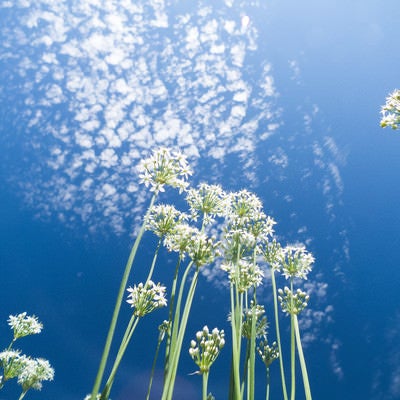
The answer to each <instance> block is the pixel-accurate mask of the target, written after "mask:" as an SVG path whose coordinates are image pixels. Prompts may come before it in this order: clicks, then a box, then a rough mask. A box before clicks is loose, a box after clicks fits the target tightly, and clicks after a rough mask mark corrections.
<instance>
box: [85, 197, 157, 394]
mask: <svg viewBox="0 0 400 400" xmlns="http://www.w3.org/2000/svg"><path fill="white" fill-rule="evenodd" d="M156 197H157V193H154V194H153V197H152V198H151V200H150V205H149V208H148V209H147V212H146V215H145V217H144V220H143V223H142V226H141V227H140V230H139V233H138V235H137V237H136V240H135V242H134V244H133V247H132V250H131V252H130V254H129V258H128V261H127V263H126V266H125V271H124V273H123V275H122V279H121V284H120V287H119V291H118V295H117V300H116V302H115V307H114V311H113V315H112V319H111V323H110V327H109V330H108V334H107V339H106V343H105V345H104V350H103V354H102V356H101V361H100V365H99V369H98V371H97V375H96V379H95V382H94V385H93V389H92V393H91V396H90V400H95V399H96V396H97V394H98V392H99V389H100V385H101V381H102V379H103V375H104V370H105V368H106V364H107V360H108V356H109V354H110V348H111V343H112V340H113V337H114V333H115V327H116V325H117V320H118V316H119V311H120V309H121V304H122V299H123V297H124V293H125V288H126V284H127V282H128V278H129V274H130V272H131V269H132V264H133V261H134V259H135V256H136V252H137V249H138V247H139V243H140V241H141V240H142V236H143V233H144V231H145V223H146V219H147V216H148V214H149V211H150V210H151V208H152V207H153V204H154V202H155V200H156Z"/></svg>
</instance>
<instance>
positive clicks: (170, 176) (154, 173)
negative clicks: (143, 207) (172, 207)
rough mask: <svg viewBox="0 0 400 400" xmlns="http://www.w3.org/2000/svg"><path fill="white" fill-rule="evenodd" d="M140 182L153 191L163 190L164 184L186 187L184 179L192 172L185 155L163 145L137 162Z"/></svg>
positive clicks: (183, 188) (182, 188)
mask: <svg viewBox="0 0 400 400" xmlns="http://www.w3.org/2000/svg"><path fill="white" fill-rule="evenodd" d="M139 172H140V174H139V177H140V182H141V183H144V184H145V185H146V186H150V187H151V190H152V191H154V192H163V191H164V186H165V185H168V186H172V187H174V188H178V189H179V191H180V192H182V191H183V190H185V189H186V187H187V185H188V183H187V182H186V179H187V177H188V176H189V175H191V174H192V171H191V169H190V167H189V165H188V163H187V160H186V157H185V156H184V155H183V154H182V153H180V152H172V151H170V150H169V149H167V148H165V147H161V148H159V149H157V150H155V151H154V152H153V154H152V156H150V157H149V158H146V159H144V160H142V161H141V162H140V164H139Z"/></svg>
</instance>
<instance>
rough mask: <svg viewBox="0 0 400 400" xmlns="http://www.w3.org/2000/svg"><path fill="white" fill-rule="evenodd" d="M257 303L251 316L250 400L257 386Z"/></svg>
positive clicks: (252, 398) (252, 399)
mask: <svg viewBox="0 0 400 400" xmlns="http://www.w3.org/2000/svg"><path fill="white" fill-rule="evenodd" d="M255 306H256V305H255V303H254V304H253V309H252V316H251V336H250V359H249V378H248V399H249V400H254V386H255V371H254V370H255V361H256V351H255V350H256V322H257V316H256V310H255V308H254V307H255Z"/></svg>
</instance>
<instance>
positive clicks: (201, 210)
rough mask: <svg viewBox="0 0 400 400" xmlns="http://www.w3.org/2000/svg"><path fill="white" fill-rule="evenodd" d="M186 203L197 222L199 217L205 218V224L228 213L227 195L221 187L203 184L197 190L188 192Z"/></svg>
mask: <svg viewBox="0 0 400 400" xmlns="http://www.w3.org/2000/svg"><path fill="white" fill-rule="evenodd" d="M186 201H187V203H188V204H189V208H190V212H191V216H192V218H193V219H194V220H195V221H196V220H197V218H198V216H199V215H202V216H203V217H204V224H206V225H207V224H209V223H211V222H213V220H214V218H215V217H216V216H219V217H220V216H223V215H224V214H225V212H226V206H227V194H226V193H225V192H224V191H223V190H222V188H221V186H219V185H208V184H206V183H201V184H200V185H199V186H198V187H197V188H196V189H189V190H188V191H187V196H186Z"/></svg>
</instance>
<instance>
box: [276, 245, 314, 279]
mask: <svg viewBox="0 0 400 400" xmlns="http://www.w3.org/2000/svg"><path fill="white" fill-rule="evenodd" d="M282 256H283V258H282V260H281V263H282V273H283V275H284V277H285V278H286V279H288V278H295V277H296V278H301V279H307V274H308V273H309V272H310V271H311V269H312V264H313V263H314V257H313V256H312V254H311V253H309V252H308V251H307V250H306V248H305V247H304V246H290V245H289V246H286V247H285V248H284V249H283V253H282Z"/></svg>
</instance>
